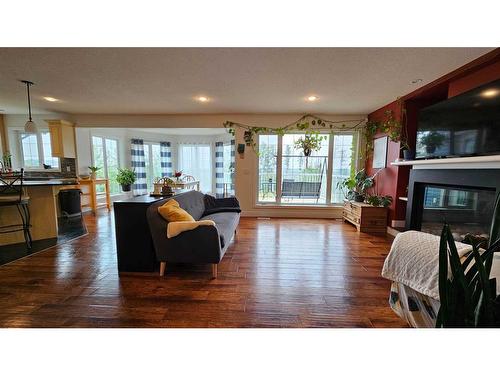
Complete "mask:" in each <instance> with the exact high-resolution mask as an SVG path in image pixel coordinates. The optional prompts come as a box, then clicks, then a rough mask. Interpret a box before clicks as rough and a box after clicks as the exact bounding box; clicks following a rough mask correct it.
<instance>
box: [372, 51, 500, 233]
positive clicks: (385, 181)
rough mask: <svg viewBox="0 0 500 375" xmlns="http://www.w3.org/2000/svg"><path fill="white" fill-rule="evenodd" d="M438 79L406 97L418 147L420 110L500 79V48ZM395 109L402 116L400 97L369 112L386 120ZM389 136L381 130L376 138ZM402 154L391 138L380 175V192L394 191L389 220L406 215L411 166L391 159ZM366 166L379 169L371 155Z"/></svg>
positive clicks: (411, 133)
mask: <svg viewBox="0 0 500 375" xmlns="http://www.w3.org/2000/svg"><path fill="white" fill-rule="evenodd" d="M476 61H477V64H475V61H473V62H471V63H469V64H467V65H465V66H464V67H462V68H459V69H457V70H455V71H453V72H450V73H448V74H447V75H445V76H443V77H441V78H439V79H437V80H436V81H434V82H431V83H430V84H428V85H426V86H425V87H423V88H420V89H418V90H415V91H414V92H413V93H410V94H407V95H405V96H404V97H403V98H402V99H403V101H404V106H405V109H406V127H407V132H408V143H409V145H410V147H412V148H413V149H415V142H416V133H417V123H418V113H419V111H420V109H422V108H425V107H427V106H429V105H431V104H434V103H437V102H439V101H441V100H445V99H446V98H450V97H452V96H455V95H459V94H461V93H463V92H466V91H469V90H472V89H473V88H476V87H478V86H481V85H483V84H485V83H488V82H491V81H495V80H497V79H500V49H499V48H497V49H495V50H494V51H492V52H490V53H489V54H488V55H485V56H483V57H480V58H479V59H477V60H476ZM388 110H392V111H393V114H394V117H395V118H396V119H398V120H401V115H402V114H401V106H400V104H399V103H398V102H397V101H394V102H392V103H389V104H387V105H385V106H384V107H382V108H379V109H377V110H376V111H374V112H372V113H370V114H369V115H368V120H369V121H383V120H384V118H385V112H386V111H388ZM383 136H386V134H383V133H379V134H376V135H375V138H378V137H383ZM399 157H400V143H399V142H392V141H389V144H388V150H387V167H386V168H385V169H383V170H382V171H380V172H379V174H378V175H377V177H376V181H375V184H376V190H375V191H376V194H378V195H390V196H391V197H392V198H393V203H392V205H391V206H390V207H389V217H388V224H389V225H391V224H392V220H404V219H405V215H406V202H404V201H402V200H400V199H399V197H406V195H407V192H406V189H407V186H408V180H409V175H410V167H395V166H392V165H391V162H393V161H394V160H396V159H397V158H399ZM365 168H366V171H367V173H368V174H374V173H375V172H376V171H375V170H373V168H372V159H371V157H370V158H367V160H366V164H365Z"/></svg>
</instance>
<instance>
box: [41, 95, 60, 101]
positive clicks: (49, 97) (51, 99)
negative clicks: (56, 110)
mask: <svg viewBox="0 0 500 375" xmlns="http://www.w3.org/2000/svg"><path fill="white" fill-rule="evenodd" d="M43 98H44V99H45V100H46V101H48V102H58V101H59V99H56V98H53V97H52V96H44V97H43Z"/></svg>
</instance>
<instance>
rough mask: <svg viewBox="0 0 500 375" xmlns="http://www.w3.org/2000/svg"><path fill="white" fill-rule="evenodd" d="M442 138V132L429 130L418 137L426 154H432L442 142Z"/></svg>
mask: <svg viewBox="0 0 500 375" xmlns="http://www.w3.org/2000/svg"><path fill="white" fill-rule="evenodd" d="M444 139H445V137H444V135H443V134H441V133H438V132H437V131H431V132H429V133H427V134H426V135H424V136H423V137H422V138H421V139H420V143H421V144H422V145H424V146H425V151H426V152H427V153H428V154H433V153H434V152H435V151H436V148H438V147H439V146H441V145H442V144H443V142H444Z"/></svg>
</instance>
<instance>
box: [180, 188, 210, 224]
mask: <svg viewBox="0 0 500 375" xmlns="http://www.w3.org/2000/svg"><path fill="white" fill-rule="evenodd" d="M204 197H205V194H203V193H200V192H199V191H195V190H193V191H188V192H186V193H182V194H179V195H176V196H175V200H176V201H177V202H179V206H180V207H181V208H182V209H184V210H186V211H187V212H188V213H189V214H190V215H191V216H192V217H193V218H194V219H195V220H200V218H201V216H202V215H203V212H205V202H204Z"/></svg>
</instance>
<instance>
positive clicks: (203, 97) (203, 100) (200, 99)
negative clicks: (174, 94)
mask: <svg viewBox="0 0 500 375" xmlns="http://www.w3.org/2000/svg"><path fill="white" fill-rule="evenodd" d="M196 100H198V101H199V102H202V103H205V102H208V101H209V100H210V99H208V98H207V97H206V96H198V97H197V98H196Z"/></svg>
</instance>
